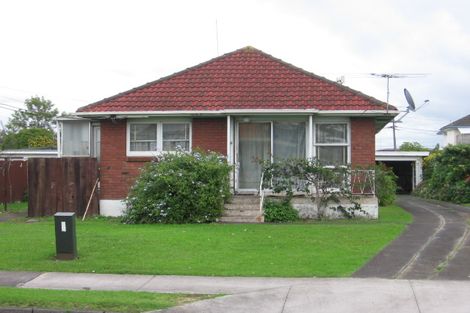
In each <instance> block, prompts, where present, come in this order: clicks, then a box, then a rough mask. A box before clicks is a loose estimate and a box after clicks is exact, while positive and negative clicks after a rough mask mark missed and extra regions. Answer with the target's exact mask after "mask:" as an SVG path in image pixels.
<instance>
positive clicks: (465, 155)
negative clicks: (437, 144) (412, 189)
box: [416, 144, 470, 203]
mask: <svg viewBox="0 0 470 313" xmlns="http://www.w3.org/2000/svg"><path fill="white" fill-rule="evenodd" d="M424 174H425V175H424V178H425V180H424V181H423V183H422V184H421V185H420V186H419V188H418V189H417V191H416V194H418V195H419V196H422V197H425V198H431V199H437V200H443V201H451V202H456V203H469V202H470V145H465V144H461V145H450V146H448V147H446V148H445V149H444V150H442V151H439V152H435V153H432V154H431V155H430V156H429V157H427V158H426V159H425V172H424Z"/></svg>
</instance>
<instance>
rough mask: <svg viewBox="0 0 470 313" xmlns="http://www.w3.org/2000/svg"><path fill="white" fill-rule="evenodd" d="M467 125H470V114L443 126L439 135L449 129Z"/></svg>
mask: <svg viewBox="0 0 470 313" xmlns="http://www.w3.org/2000/svg"><path fill="white" fill-rule="evenodd" d="M466 127H470V114H469V115H467V116H464V117H462V118H461V119H458V120H456V121H453V122H452V123H450V124H447V125H446V126H444V127H442V128H441V129H439V132H438V135H441V134H443V133H444V131H445V130H447V129H457V128H466Z"/></svg>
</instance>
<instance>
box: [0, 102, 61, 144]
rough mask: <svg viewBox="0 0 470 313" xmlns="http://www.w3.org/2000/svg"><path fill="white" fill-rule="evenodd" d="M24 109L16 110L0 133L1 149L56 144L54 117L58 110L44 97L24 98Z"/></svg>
mask: <svg viewBox="0 0 470 313" xmlns="http://www.w3.org/2000/svg"><path fill="white" fill-rule="evenodd" d="M24 103H25V105H26V109H19V110H16V111H15V112H14V113H13V115H12V117H11V118H10V119H9V120H8V124H7V125H6V130H4V131H3V132H2V134H0V148H1V149H22V148H52V147H55V146H56V136H55V133H54V131H53V124H54V119H55V118H56V117H57V116H58V114H59V111H58V110H57V109H56V108H55V107H54V104H53V103H52V102H51V101H50V100H46V99H44V97H37V96H36V97H31V98H29V99H26V100H25V102H24Z"/></svg>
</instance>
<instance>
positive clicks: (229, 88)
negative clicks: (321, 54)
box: [77, 47, 395, 112]
mask: <svg viewBox="0 0 470 313" xmlns="http://www.w3.org/2000/svg"><path fill="white" fill-rule="evenodd" d="M233 109H248V110H249V109H271V110H276V109H316V110H358V111H360V110H384V109H386V103H384V102H382V101H379V100H377V99H375V98H372V97H370V96H367V95H365V94H363V93H361V92H359V91H356V90H353V89H351V88H348V87H346V86H343V85H340V84H338V83H336V82H333V81H330V80H328V79H326V78H323V77H320V76H317V75H315V74H312V73H309V72H307V71H304V70H302V69H300V68H298V67H295V66H293V65H291V64H288V63H286V62H284V61H282V60H279V59H276V58H274V57H272V56H271V55H268V54H266V53H264V52H262V51H260V50H257V49H255V48H251V47H246V48H242V49H239V50H236V51H233V52H231V53H227V54H225V55H222V56H220V57H217V58H214V59H212V60H209V61H207V62H204V63H201V64H199V65H196V66H194V67H191V68H188V69H186V70H183V71H181V72H178V73H175V74H173V75H170V76H167V77H164V78H161V79H159V80H156V81H153V82H150V83H147V84H145V85H143V86H140V87H137V88H134V89H131V90H129V91H126V92H123V93H120V94H117V95H115V96H112V97H110V98H106V99H103V100H101V101H98V102H95V103H93V104H90V105H87V106H84V107H81V108H79V109H78V110H77V112H145V111H153V112H155V111H219V110H233ZM389 109H390V110H395V108H394V107H393V106H389Z"/></svg>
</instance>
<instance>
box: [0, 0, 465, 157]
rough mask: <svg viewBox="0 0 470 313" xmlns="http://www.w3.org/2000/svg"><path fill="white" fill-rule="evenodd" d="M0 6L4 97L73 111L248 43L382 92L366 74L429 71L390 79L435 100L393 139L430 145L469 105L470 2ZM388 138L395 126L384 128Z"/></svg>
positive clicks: (381, 142)
mask: <svg viewBox="0 0 470 313" xmlns="http://www.w3.org/2000/svg"><path fill="white" fill-rule="evenodd" d="M0 12H1V18H0V43H1V47H0V103H2V104H8V105H11V106H15V107H21V106H22V105H23V102H24V99H26V98H28V97H30V96H33V95H39V96H44V97H45V98H47V99H50V100H51V101H52V102H53V103H54V104H56V106H57V107H58V108H59V110H60V111H67V112H74V111H75V110H76V109H77V108H78V107H80V106H83V105H86V104H89V103H92V102H95V101H97V100H100V99H102V98H105V97H109V96H112V95H114V94H116V93H119V92H122V91H125V90H128V89H130V88H133V87H136V86H139V85H142V84H144V83H146V82H149V81H153V80H155V79H157V78H160V77H162V76H167V75H169V74H172V73H174V72H178V71H180V70H183V69H185V68H187V67H190V66H193V65H196V64H198V63H200V62H204V61H207V60H209V59H211V58H213V57H216V56H217V55H218V53H219V54H224V53H227V52H231V51H233V50H236V49H239V48H241V47H244V46H248V45H250V46H253V47H255V48H258V49H260V50H263V51H264V52H266V53H269V54H271V55H273V56H275V57H277V58H280V59H282V60H284V61H286V62H289V63H292V64H294V65H296V66H298V67H301V68H303V69H305V70H307V71H310V72H313V73H315V74H318V75H321V76H325V77H326V78H329V79H332V80H336V78H338V77H341V76H344V77H345V85H347V86H349V87H351V88H354V89H357V90H359V91H362V92H364V93H366V94H368V95H371V96H373V97H376V98H378V99H380V100H383V101H385V100H386V80H385V79H383V78H375V77H373V76H371V75H369V73H389V74H390V73H399V74H410V73H411V74H415V73H422V74H425V75H421V76H419V77H404V78H394V79H391V80H390V103H391V104H393V105H395V106H397V107H399V108H400V109H405V108H406V101H405V98H404V96H403V88H407V89H408V90H409V91H410V92H411V94H412V95H413V98H414V100H415V103H416V104H417V105H418V106H419V105H420V104H422V103H423V102H424V100H426V99H429V100H430V102H429V104H427V105H426V106H424V107H423V108H422V109H420V110H419V111H417V112H415V113H412V114H409V115H408V116H407V117H406V118H405V119H404V120H403V123H400V124H399V125H398V130H397V141H398V144H400V143H401V142H403V141H419V142H421V143H422V144H424V145H425V146H428V147H433V146H434V145H435V144H436V143H439V142H441V138H440V137H441V136H438V135H436V131H437V130H438V129H439V128H440V127H442V126H444V125H445V124H447V123H449V122H451V121H453V120H455V119H458V118H460V117H462V116H464V115H467V114H469V113H470V105H469V100H468V99H470V19H469V18H468V16H467V15H468V12H470V2H468V1H453V0H447V1H380V0H371V1H358V0H357V1H326V0H325V1H315V0H311V1H294V0H290V1H253V0H252V1H240V0H238V1H201V0H198V1H170V0H167V1H155V0H154V1H137V0H136V1H98V0H94V1H84V0H80V1H64V0H62V1H44V0H41V1H21V0H15V1H1V2H0ZM216 20H217V24H218V42H219V44H218V51H217V41H216ZM405 76H406V75H405ZM2 107H4V106H1V105H0V120H2V121H3V122H4V123H6V121H7V120H8V116H9V115H10V114H11V113H12V111H9V110H6V109H4V108H2ZM392 145H393V141H392V137H391V129H384V130H383V131H382V132H380V133H379V134H378V135H377V148H390V147H392Z"/></svg>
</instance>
